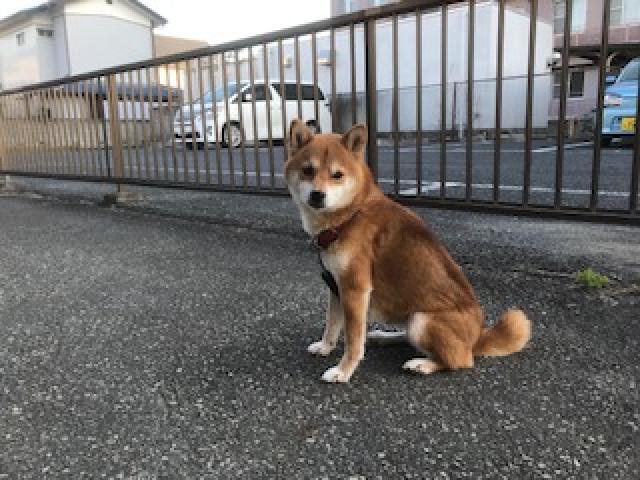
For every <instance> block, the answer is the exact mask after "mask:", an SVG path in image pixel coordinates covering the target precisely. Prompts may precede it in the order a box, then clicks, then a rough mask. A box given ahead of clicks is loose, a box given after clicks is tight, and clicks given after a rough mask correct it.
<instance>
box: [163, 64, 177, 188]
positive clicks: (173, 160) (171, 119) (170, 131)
mask: <svg viewBox="0 0 640 480" xmlns="http://www.w3.org/2000/svg"><path fill="white" fill-rule="evenodd" d="M164 70H165V75H166V76H167V105H168V108H169V113H168V114H167V123H168V124H169V125H168V128H167V129H168V134H169V136H170V137H171V164H172V166H173V180H174V181H177V180H178V156H177V155H176V133H175V129H174V119H175V114H174V112H173V87H172V86H171V72H170V70H169V64H168V63H167V64H166V65H165V66H164ZM176 76H177V72H176ZM164 179H165V180H169V173H168V172H167V171H165V177H164Z"/></svg>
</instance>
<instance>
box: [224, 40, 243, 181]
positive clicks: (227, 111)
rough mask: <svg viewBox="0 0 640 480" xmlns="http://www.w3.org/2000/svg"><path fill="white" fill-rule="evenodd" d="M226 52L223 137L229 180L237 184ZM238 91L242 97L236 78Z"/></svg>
mask: <svg viewBox="0 0 640 480" xmlns="http://www.w3.org/2000/svg"><path fill="white" fill-rule="evenodd" d="M226 53H227V52H222V54H221V55H222V88H223V90H224V111H225V124H224V125H223V127H222V138H223V139H224V138H225V136H226V143H227V154H228V156H229V182H230V184H231V185H235V183H236V180H235V166H234V164H233V146H232V141H231V115H230V113H231V112H230V109H229V97H228V92H229V90H228V87H227V61H226V58H225V57H226ZM236 87H238V88H236V92H237V93H238V99H239V97H240V92H239V91H238V90H239V87H240V83H239V81H238V79H236Z"/></svg>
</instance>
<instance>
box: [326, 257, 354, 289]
mask: <svg viewBox="0 0 640 480" xmlns="http://www.w3.org/2000/svg"><path fill="white" fill-rule="evenodd" d="M320 259H321V260H322V264H323V265H324V268H326V269H327V270H329V271H330V272H331V275H333V278H335V280H336V282H338V285H340V277H341V276H342V274H343V273H344V272H345V271H346V270H347V268H348V267H349V261H350V259H351V256H350V255H349V252H345V251H341V250H332V249H329V250H323V251H321V252H320Z"/></svg>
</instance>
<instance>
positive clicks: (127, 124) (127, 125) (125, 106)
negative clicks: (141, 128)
mask: <svg viewBox="0 0 640 480" xmlns="http://www.w3.org/2000/svg"><path fill="white" fill-rule="evenodd" d="M130 87H131V85H127V83H126V81H125V76H124V72H122V73H120V88H121V89H122V111H123V114H124V115H123V116H124V131H125V137H126V138H125V142H126V144H127V164H126V166H125V168H124V171H125V172H127V171H128V175H129V176H130V177H132V176H133V163H132V161H131V160H132V156H131V144H132V143H133V141H132V138H131V128H132V124H133V122H132V121H131V120H130V119H129V101H128V96H129V89H130ZM131 117H132V119H133V118H135V113H134V112H133V111H132V113H131ZM123 148H124V144H123Z"/></svg>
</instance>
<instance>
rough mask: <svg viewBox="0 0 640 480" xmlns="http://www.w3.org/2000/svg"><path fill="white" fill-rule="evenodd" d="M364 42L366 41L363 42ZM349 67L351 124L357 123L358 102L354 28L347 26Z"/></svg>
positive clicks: (353, 25)
mask: <svg viewBox="0 0 640 480" xmlns="http://www.w3.org/2000/svg"><path fill="white" fill-rule="evenodd" d="M365 41H366V40H365ZM349 61H350V62H351V63H350V64H349V66H350V67H351V123H352V124H353V125H355V124H356V123H358V101H357V96H356V95H357V93H356V80H357V79H356V26H355V24H353V23H352V24H351V25H349Z"/></svg>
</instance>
